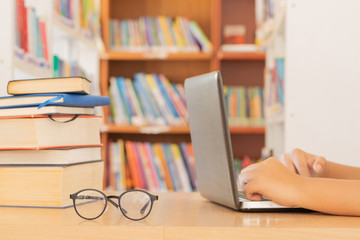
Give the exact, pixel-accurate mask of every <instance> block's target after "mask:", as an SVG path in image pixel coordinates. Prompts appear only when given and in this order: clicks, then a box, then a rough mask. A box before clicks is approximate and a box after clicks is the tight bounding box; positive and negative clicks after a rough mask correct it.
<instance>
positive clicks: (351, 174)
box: [323, 161, 360, 179]
mask: <svg viewBox="0 0 360 240" xmlns="http://www.w3.org/2000/svg"><path fill="white" fill-rule="evenodd" d="M323 177H326V178H337V179H360V168H358V167H351V166H346V165H342V164H338V163H334V162H329V161H328V162H326V167H325V172H324V175H323Z"/></svg>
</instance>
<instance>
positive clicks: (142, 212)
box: [140, 195, 159, 214]
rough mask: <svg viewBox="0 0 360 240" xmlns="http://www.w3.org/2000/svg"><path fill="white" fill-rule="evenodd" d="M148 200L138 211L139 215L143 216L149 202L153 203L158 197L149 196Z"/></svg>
mask: <svg viewBox="0 0 360 240" xmlns="http://www.w3.org/2000/svg"><path fill="white" fill-rule="evenodd" d="M150 198H151V200H149V201H148V202H147V203H146V204H145V205H144V206H143V207H142V208H141V209H140V213H141V214H144V212H145V210H146V208H147V207H148V206H149V204H150V202H151V201H155V200H158V199H159V197H158V196H155V195H150Z"/></svg>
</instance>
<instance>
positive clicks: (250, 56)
mask: <svg viewBox="0 0 360 240" xmlns="http://www.w3.org/2000/svg"><path fill="white" fill-rule="evenodd" d="M213 54H214V53H167V52H139V53H132V52H114V51H108V52H106V53H103V54H102V55H101V58H102V59H106V60H134V61H135V60H145V61H146V60H149V61H151V60H190V61H191V60H194V61H195V60H211V59H212V57H213ZM217 57H218V58H219V59H220V60H265V53H264V52H222V51H219V52H218V53H217Z"/></svg>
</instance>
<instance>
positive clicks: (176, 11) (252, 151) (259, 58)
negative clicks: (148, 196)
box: [100, 0, 265, 185]
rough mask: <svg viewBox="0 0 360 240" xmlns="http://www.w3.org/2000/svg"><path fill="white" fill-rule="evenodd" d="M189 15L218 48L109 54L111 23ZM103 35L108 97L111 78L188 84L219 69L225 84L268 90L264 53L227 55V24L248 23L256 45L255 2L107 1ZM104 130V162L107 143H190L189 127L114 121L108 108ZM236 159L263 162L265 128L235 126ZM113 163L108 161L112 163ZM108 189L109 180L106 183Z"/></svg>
mask: <svg viewBox="0 0 360 240" xmlns="http://www.w3.org/2000/svg"><path fill="white" fill-rule="evenodd" d="M159 15H164V16H169V17H173V18H174V17H176V16H186V17H188V18H189V19H191V20H194V21H196V22H197V23H198V24H199V25H200V27H201V29H202V30H203V32H204V33H205V35H206V36H207V37H208V38H209V39H210V41H211V43H212V45H213V51H211V52H179V53H168V52H151V51H146V52H123V51H112V50H109V49H110V46H109V42H110V37H109V36H110V27H109V24H110V21H111V20H112V19H118V20H122V19H137V18H139V17H141V16H159ZM101 21H102V33H103V39H104V44H105V48H106V51H105V53H104V54H102V55H101V59H100V89H101V93H102V95H105V96H109V89H108V88H109V78H110V77H112V76H116V77H118V76H123V77H126V78H131V79H133V78H134V77H133V75H134V73H137V72H145V73H156V74H160V73H162V74H164V75H165V76H166V77H167V78H168V79H169V80H170V81H171V82H172V83H184V80H185V79H186V78H187V77H191V76H195V75H200V74H203V73H207V72H210V71H215V70H220V71H221V72H222V76H223V81H224V84H225V85H229V86H230V85H231V86H239V85H241V86H245V87H250V86H263V69H264V67H265V53H264V52H236V53H235V52H234V53H232V52H222V51H220V46H221V44H222V38H223V36H222V29H223V26H224V24H236V23H241V24H245V26H246V28H247V34H246V43H254V42H255V1H254V0H242V1H236V0H197V1H192V0H182V1H167V0H139V1H125V0H103V1H102V2H101ZM104 114H105V121H106V122H107V123H106V124H105V125H104V126H103V128H102V133H101V137H102V143H103V145H104V151H103V158H104V159H107V161H108V159H109V153H108V151H107V145H108V143H109V142H111V141H116V140H117V139H124V140H130V141H149V142H167V141H168V142H174V143H180V142H183V141H185V142H190V141H191V139H190V131H189V127H188V126H187V125H185V126H169V127H166V126H165V127H137V126H121V125H116V124H113V123H110V121H109V118H108V117H107V116H109V114H110V108H109V107H105V108H104ZM230 132H231V138H232V142H233V149H234V155H235V156H236V157H241V156H243V155H249V156H251V157H252V158H253V159H258V158H259V157H260V154H261V149H262V147H263V146H264V139H265V127H263V126H231V127H230ZM108 164H109V163H108ZM104 181H105V182H104V184H105V185H106V179H105V180H104Z"/></svg>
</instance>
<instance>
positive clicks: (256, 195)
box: [243, 181, 262, 201]
mask: <svg viewBox="0 0 360 240" xmlns="http://www.w3.org/2000/svg"><path fill="white" fill-rule="evenodd" d="M257 189H258V186H257V183H256V181H250V182H248V183H247V184H246V185H245V186H244V188H243V192H244V194H245V197H246V198H247V199H249V200H252V201H261V200H262V196H261V193H260V192H258V191H259V190H257Z"/></svg>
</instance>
